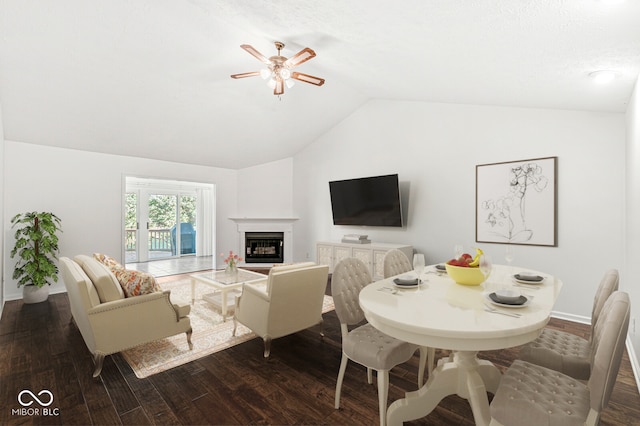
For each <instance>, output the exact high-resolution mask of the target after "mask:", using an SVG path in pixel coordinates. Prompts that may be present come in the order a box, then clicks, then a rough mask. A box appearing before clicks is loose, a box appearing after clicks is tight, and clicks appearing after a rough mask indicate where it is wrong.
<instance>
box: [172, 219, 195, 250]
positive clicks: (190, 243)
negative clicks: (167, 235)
mask: <svg viewBox="0 0 640 426" xmlns="http://www.w3.org/2000/svg"><path fill="white" fill-rule="evenodd" d="M176 251H177V250H176V225H174V226H173V227H171V254H172V255H174V256H175V255H176ZM195 253H196V230H195V229H193V225H192V224H190V223H188V222H182V223H181V224H180V254H195Z"/></svg>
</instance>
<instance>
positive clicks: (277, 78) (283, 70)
mask: <svg viewBox="0 0 640 426" xmlns="http://www.w3.org/2000/svg"><path fill="white" fill-rule="evenodd" d="M275 45H276V49H277V50H278V54H277V55H274V56H271V57H270V58H267V57H266V56H264V55H263V54H262V53H260V52H258V51H257V50H256V49H255V48H254V47H253V46H250V45H248V44H242V45H240V47H241V48H242V49H244V50H245V51H247V52H248V53H249V54H251V55H252V56H253V57H255V58H256V59H257V60H259V61H260V62H262V63H263V64H265V65H266V66H267V68H264V69H262V70H260V71H252V72H245V73H241V74H231V78H234V79H238V78H245V77H253V76H257V75H259V76H260V77H262V78H263V79H264V80H268V81H267V85H268V86H269V87H270V88H272V89H273V94H274V95H276V96H280V95H282V94H284V89H285V86H286V87H287V88H291V87H293V85H294V84H295V82H294V80H298V81H302V82H303V83H309V84H313V85H315V86H322V85H323V84H324V79H323V78H320V77H315V76H312V75H309V74H303V73H300V72H297V71H295V72H294V71H292V69H293V68H295V67H297V66H298V65H300V64H303V63H305V62H307V61H308V60H309V59H313V58H314V57H315V56H316V52H314V51H313V50H312V49H310V48H308V47H305V48H304V49H302V50H301V51H299V52H298V53H296V54H295V55H293V56H292V57H291V58H285V57H284V56H281V55H280V52H281V51H282V49H283V48H284V43H282V42H280V41H276V42H275Z"/></svg>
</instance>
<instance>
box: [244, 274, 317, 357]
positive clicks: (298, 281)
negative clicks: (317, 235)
mask: <svg viewBox="0 0 640 426" xmlns="http://www.w3.org/2000/svg"><path fill="white" fill-rule="evenodd" d="M328 275H329V267H328V266H327V265H316V264H315V263H313V262H304V263H299V264H294V265H286V266H275V267H273V268H271V270H270V271H269V276H268V277H267V278H266V279H265V280H264V281H262V282H253V283H251V284H245V285H244V286H243V287H242V295H240V296H238V297H237V299H236V308H235V313H234V316H233V324H234V327H233V335H234V336H235V334H236V327H237V323H238V322H240V323H242V324H244V325H245V326H247V327H249V328H250V329H251V330H252V331H253V332H254V333H256V334H257V335H258V336H260V337H262V339H263V340H264V357H265V358H267V357H269V353H270V350H271V340H272V339H276V338H278V337H282V336H287V335H289V334H292V333H296V332H298V331H302V330H304V329H307V328H309V327H312V326H314V325H317V324H321V323H322V305H323V301H324V293H325V290H326V288H327V279H328ZM320 334H321V335H322V333H320Z"/></svg>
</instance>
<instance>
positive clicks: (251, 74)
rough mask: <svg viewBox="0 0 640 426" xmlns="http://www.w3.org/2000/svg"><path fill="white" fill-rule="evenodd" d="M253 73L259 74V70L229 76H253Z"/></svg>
mask: <svg viewBox="0 0 640 426" xmlns="http://www.w3.org/2000/svg"><path fill="white" fill-rule="evenodd" d="M254 75H260V71H252V72H243V73H242V74H231V78H245V77H253V76H254Z"/></svg>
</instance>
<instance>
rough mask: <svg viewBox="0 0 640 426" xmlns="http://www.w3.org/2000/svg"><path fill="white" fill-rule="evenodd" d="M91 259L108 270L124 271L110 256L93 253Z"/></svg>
mask: <svg viewBox="0 0 640 426" xmlns="http://www.w3.org/2000/svg"><path fill="white" fill-rule="evenodd" d="M93 258H94V259H95V260H97V261H98V262H100V263H102V264H103V265H105V266H106V267H107V268H109V269H113V268H115V269H124V267H123V266H122V265H121V264H119V263H118V261H117V260H115V259H114V258H113V257H111V256H107V255H106V254H102V253H93Z"/></svg>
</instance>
